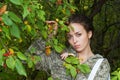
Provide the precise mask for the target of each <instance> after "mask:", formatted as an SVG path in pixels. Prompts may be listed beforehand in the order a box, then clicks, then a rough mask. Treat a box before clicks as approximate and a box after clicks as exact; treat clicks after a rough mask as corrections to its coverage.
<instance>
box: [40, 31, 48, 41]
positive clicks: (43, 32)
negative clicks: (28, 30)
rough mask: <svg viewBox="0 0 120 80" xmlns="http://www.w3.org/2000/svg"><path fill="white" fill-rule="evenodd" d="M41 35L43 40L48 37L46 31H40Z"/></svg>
mask: <svg viewBox="0 0 120 80" xmlns="http://www.w3.org/2000/svg"><path fill="white" fill-rule="evenodd" d="M41 34H42V36H43V38H44V39H46V38H47V37H48V34H47V31H45V30H42V31H41Z"/></svg>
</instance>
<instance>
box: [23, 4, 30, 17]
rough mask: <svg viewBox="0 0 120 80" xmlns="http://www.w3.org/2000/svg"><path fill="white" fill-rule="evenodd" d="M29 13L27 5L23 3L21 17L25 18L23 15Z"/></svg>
mask: <svg viewBox="0 0 120 80" xmlns="http://www.w3.org/2000/svg"><path fill="white" fill-rule="evenodd" d="M28 14H29V11H28V6H27V5H23V15H22V16H23V19H25V17H26V16H27V15H28Z"/></svg>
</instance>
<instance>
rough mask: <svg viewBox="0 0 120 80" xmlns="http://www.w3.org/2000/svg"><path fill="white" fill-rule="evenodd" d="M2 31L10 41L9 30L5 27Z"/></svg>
mask: <svg viewBox="0 0 120 80" xmlns="http://www.w3.org/2000/svg"><path fill="white" fill-rule="evenodd" d="M2 30H3V32H4V33H5V36H6V37H7V38H8V39H9V40H11V37H10V31H9V29H8V28H7V27H3V28H2Z"/></svg>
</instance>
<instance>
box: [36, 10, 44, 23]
mask: <svg viewBox="0 0 120 80" xmlns="http://www.w3.org/2000/svg"><path fill="white" fill-rule="evenodd" d="M38 17H39V18H40V19H41V20H42V21H45V12H44V11H43V10H38Z"/></svg>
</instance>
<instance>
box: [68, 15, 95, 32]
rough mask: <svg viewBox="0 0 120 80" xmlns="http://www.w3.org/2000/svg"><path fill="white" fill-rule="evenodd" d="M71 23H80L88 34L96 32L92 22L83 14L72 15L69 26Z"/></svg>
mask: <svg viewBox="0 0 120 80" xmlns="http://www.w3.org/2000/svg"><path fill="white" fill-rule="evenodd" d="M71 23H79V24H81V25H83V27H84V29H85V30H86V31H87V32H89V31H92V33H93V32H94V28H93V25H92V22H91V20H90V19H89V18H88V17H87V16H85V15H83V14H72V15H71V16H70V17H69V19H68V25H70V24H71Z"/></svg>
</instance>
